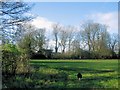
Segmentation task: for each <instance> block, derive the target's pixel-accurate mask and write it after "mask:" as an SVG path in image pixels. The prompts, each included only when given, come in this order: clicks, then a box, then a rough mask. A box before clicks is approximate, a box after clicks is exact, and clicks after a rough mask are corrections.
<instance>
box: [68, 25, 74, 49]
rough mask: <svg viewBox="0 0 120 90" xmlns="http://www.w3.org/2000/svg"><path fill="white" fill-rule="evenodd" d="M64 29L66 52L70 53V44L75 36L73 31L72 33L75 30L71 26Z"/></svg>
mask: <svg viewBox="0 0 120 90" xmlns="http://www.w3.org/2000/svg"><path fill="white" fill-rule="evenodd" d="M66 28H67V33H68V50H69V51H70V49H71V44H72V41H73V40H74V36H75V31H74V30H75V28H74V27H73V26H67V27H66Z"/></svg>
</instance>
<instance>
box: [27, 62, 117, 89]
mask: <svg viewBox="0 0 120 90" xmlns="http://www.w3.org/2000/svg"><path fill="white" fill-rule="evenodd" d="M30 62H31V65H32V66H33V67H34V69H33V71H34V72H36V74H35V75H36V76H34V79H35V77H36V80H35V81H34V82H37V84H36V85H37V86H36V87H38V88H39V87H43V88H44V87H57V88H118V60H31V61H30ZM78 72H81V73H82V75H83V78H82V80H80V81H79V80H78V79H77V76H76V74H77V73H78ZM38 73H39V74H38ZM34 79H32V78H31V80H34ZM28 81H30V80H28Z"/></svg>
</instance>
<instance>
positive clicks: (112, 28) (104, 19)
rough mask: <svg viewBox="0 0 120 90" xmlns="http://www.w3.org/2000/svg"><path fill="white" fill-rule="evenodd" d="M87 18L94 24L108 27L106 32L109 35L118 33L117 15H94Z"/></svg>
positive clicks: (111, 13) (115, 13)
mask: <svg viewBox="0 0 120 90" xmlns="http://www.w3.org/2000/svg"><path fill="white" fill-rule="evenodd" d="M87 18H89V19H92V20H93V21H95V22H98V23H101V24H105V25H107V26H108V31H109V32H110V33H117V32H118V13H117V12H110V13H95V14H91V15H89V16H87Z"/></svg>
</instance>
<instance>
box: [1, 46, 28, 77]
mask: <svg viewBox="0 0 120 90" xmlns="http://www.w3.org/2000/svg"><path fill="white" fill-rule="evenodd" d="M27 65H28V58H27V56H26V54H25V53H23V52H22V51H21V50H20V49H18V47H17V46H16V45H13V44H5V45H3V46H2V74H3V75H12V76H14V75H15V74H16V73H18V71H20V70H19V69H24V68H26V66H27ZM21 72H23V71H21Z"/></svg>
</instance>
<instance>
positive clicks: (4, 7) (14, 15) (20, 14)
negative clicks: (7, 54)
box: [0, 1, 31, 43]
mask: <svg viewBox="0 0 120 90" xmlns="http://www.w3.org/2000/svg"><path fill="white" fill-rule="evenodd" d="M30 8H31V7H30V6H28V5H27V4H26V3H24V2H20V1H19V2H12V1H11V2H7V1H0V19H1V23H0V29H1V30H2V42H3V43H6V40H7V41H8V42H13V40H12V38H13V37H15V35H16V32H17V30H18V29H17V28H18V25H20V24H21V23H23V22H26V21H29V20H31V16H29V15H27V14H26V13H27V12H28V11H29V10H30Z"/></svg>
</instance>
